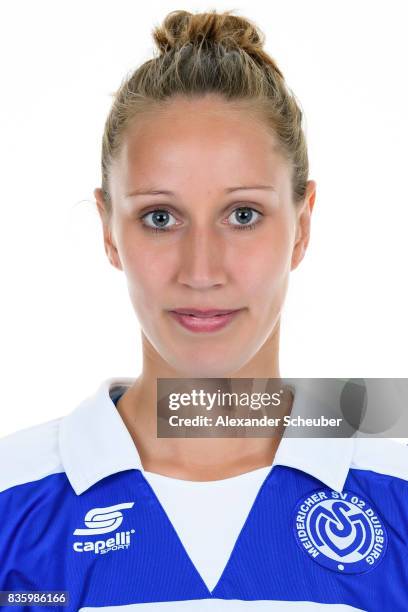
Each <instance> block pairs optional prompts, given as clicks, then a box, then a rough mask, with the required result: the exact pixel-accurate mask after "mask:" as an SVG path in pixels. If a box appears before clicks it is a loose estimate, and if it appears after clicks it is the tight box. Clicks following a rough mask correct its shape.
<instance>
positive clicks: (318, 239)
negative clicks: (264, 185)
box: [0, 0, 408, 436]
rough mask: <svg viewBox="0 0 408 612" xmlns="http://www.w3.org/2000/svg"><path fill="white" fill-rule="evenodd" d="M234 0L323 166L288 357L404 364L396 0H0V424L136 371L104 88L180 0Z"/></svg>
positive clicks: (325, 366) (363, 371)
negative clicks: (113, 232)
mask: <svg viewBox="0 0 408 612" xmlns="http://www.w3.org/2000/svg"><path fill="white" fill-rule="evenodd" d="M212 8H216V9H218V10H225V9H235V12H236V14H239V15H242V16H245V17H248V18H250V19H252V20H253V21H255V22H256V23H257V24H258V25H259V26H260V27H261V29H262V30H263V32H264V33H265V35H266V49H267V51H268V52H269V53H270V54H271V55H272V57H274V58H275V60H276V61H277V63H278V65H279V67H280V68H281V69H282V71H283V73H284V75H285V77H286V80H287V82H288V85H289V86H290V87H291V88H292V89H293V91H294V92H295V94H296V96H297V98H298V99H299V100H300V103H301V106H302V108H303V111H304V113H305V115H306V121H307V131H306V133H307V139H308V143H309V156H310V165H311V171H310V178H312V179H314V180H316V182H317V200H316V204H315V208H314V212H313V218H312V236H311V242H310V245H309V250H308V252H307V254H306V257H305V259H304V261H303V262H302V263H301V265H300V267H299V268H298V269H297V270H295V271H294V272H292V275H291V280H290V286H289V293H288V296H287V301H286V305H285V311H284V315H283V319H282V325H281V375H282V376H290V377H309V376H313V377H336V378H337V377H345V378H349V377H407V376H408V367H407V356H406V353H407V346H408V331H407V313H408V298H407V267H408V257H407V248H408V246H407V228H408V202H407V183H406V176H407V135H408V119H407V108H408V88H407V77H406V74H407V72H406V59H407V57H408V43H407V38H406V23H407V19H406V18H407V15H406V14H404V13H405V10H406V3H405V2H404V1H400V2H398V1H390V0H388V1H387V2H385V1H384V2H373V1H372V0H371V1H363V0H359V2H354V1H352V0H348V1H345V0H341V1H334V0H333V1H331V2H327V0H308V1H307V2H304V1H303V0H299V1H294V0H285V2H281V1H280V2H273V1H272V2H268V3H266V2H261V1H260V0H258V1H251V2H243V1H237V0H235V1H234V2H233V3H230V2H223V1H220V0H218V1H215V2H212V3H211V4H207V3H205V2H192V1H189V2H182V1H181V0H178V1H177V2H163V1H152V0H150V2H147V3H146V2H137V1H136V0H132V1H125V0H119V1H117V0H116V1H115V2H113V0H109V1H98V2H89V1H88V2H86V1H85V2H84V1H83V0H82V1H79V0H69V2H68V1H59V2H55V1H54V2H53V1H51V0H50V1H44V0H42V1H41V0H36V2H30V1H24V2H21V1H20V2H8V3H2V5H1V15H0V22H1V24H2V25H1V36H0V57H1V73H0V87H1V92H0V93H1V113H0V121H1V125H0V134H1V145H0V155H1V165H0V168H1V175H2V178H1V243H0V244H1V247H0V248H1V288H2V291H1V316H0V326H1V327H0V338H1V345H0V346H1V348H0V350H1V355H0V358H1V381H0V382H1V403H0V436H2V435H6V434H8V433H11V432H13V431H15V430H18V429H21V428H25V427H28V426H31V425H34V424H36V423H40V422H43V421H46V420H50V419H53V418H57V417H59V416H62V415H64V414H66V413H67V412H69V411H71V410H72V409H73V408H75V406H76V405H77V403H78V402H79V401H81V400H82V399H83V398H84V397H85V396H87V395H88V394H90V393H93V392H94V390H95V389H96V387H97V386H98V385H99V384H100V382H101V381H102V380H103V379H104V378H108V377H112V376H116V375H118V376H137V375H138V374H139V372H140V367H141V362H140V359H141V345H140V329H139V324H138V322H137V319H136V316H135V314H134V312H133V309H132V306H131V303H130V299H129V297H128V293H127V286H126V283H125V277H124V274H123V272H119V271H117V270H115V269H114V268H113V267H112V266H111V265H110V264H109V262H108V260H107V258H106V255H105V252H104V249H103V240H102V231H101V227H100V221H99V217H98V215H97V211H96V207H95V204H94V201H93V195H92V192H93V189H94V188H95V187H96V186H99V185H100V147H101V137H102V132H103V125H104V121H105V118H106V115H107V113H108V110H109V108H110V105H111V101H112V98H111V95H110V94H111V93H113V92H114V91H115V90H116V89H117V88H118V87H119V85H120V82H121V80H122V79H123V78H124V77H125V76H126V74H127V73H128V72H129V71H131V70H133V69H134V68H136V67H137V66H138V65H139V64H140V63H142V62H144V61H146V60H147V59H149V58H150V57H151V56H152V52H153V40H152V38H151V30H152V29H153V27H154V26H156V25H158V24H159V23H160V22H161V21H162V20H163V18H164V17H165V15H166V14H167V13H168V12H169V11H171V10H176V9H186V10H190V11H191V10H192V11H200V10H208V9H212Z"/></svg>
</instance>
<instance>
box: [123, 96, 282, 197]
mask: <svg viewBox="0 0 408 612" xmlns="http://www.w3.org/2000/svg"><path fill="white" fill-rule="evenodd" d="M112 171H113V172H112V174H113V175H114V176H116V179H117V180H119V181H120V183H121V184H122V185H123V187H124V188H125V189H126V188H131V187H132V186H135V185H137V184H138V183H139V182H142V183H149V182H157V180H160V182H166V184H169V185H170V184H173V185H174V184H175V182H176V181H178V182H179V181H188V182H189V183H190V184H191V182H194V183H195V184H197V182H198V181H200V180H202V181H204V182H206V183H207V184H208V185H214V186H215V185H218V184H219V185H222V184H224V183H226V182H230V181H231V180H232V181H234V180H235V183H237V181H238V182H239V181H243V182H245V181H251V180H261V181H268V180H269V181H275V183H279V181H284V180H286V179H287V176H288V166H287V162H286V160H285V159H284V157H283V156H282V155H281V153H280V152H279V148H278V142H277V139H276V136H275V135H274V133H273V130H272V129H271V128H270V127H269V126H268V125H267V123H266V120H265V119H264V118H263V117H261V115H260V113H259V112H256V111H254V110H253V109H251V107H250V106H248V105H247V104H238V103H236V102H230V101H228V100H224V99H221V98H220V97H218V96H214V95H206V96H203V97H200V98H185V97H177V98H174V99H171V100H170V101H166V103H165V104H159V105H156V106H155V107H154V108H153V109H152V110H149V111H148V112H147V113H146V112H144V113H142V114H141V115H140V116H138V117H136V118H135V119H134V120H133V121H132V123H131V124H130V125H129V126H128V128H127V130H126V133H125V134H124V137H123V141H122V146H121V149H120V152H119V154H118V156H117V158H116V160H115V162H114V164H113V166H112ZM139 179H140V180H139Z"/></svg>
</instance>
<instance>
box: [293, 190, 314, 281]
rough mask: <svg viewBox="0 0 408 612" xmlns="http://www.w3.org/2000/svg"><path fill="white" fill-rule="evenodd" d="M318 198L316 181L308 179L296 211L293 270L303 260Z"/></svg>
mask: <svg viewBox="0 0 408 612" xmlns="http://www.w3.org/2000/svg"><path fill="white" fill-rule="evenodd" d="M315 199H316V182H315V181H307V184H306V193H305V197H304V200H303V203H302V204H300V205H299V209H298V211H297V212H296V215H297V220H296V239H295V246H294V248H293V252H292V264H291V268H290V269H291V270H294V269H295V268H297V267H298V265H299V264H300V262H301V261H302V259H303V257H304V255H305V253H306V249H307V246H308V244H309V239H310V219H311V215H312V211H313V206H314V203H315Z"/></svg>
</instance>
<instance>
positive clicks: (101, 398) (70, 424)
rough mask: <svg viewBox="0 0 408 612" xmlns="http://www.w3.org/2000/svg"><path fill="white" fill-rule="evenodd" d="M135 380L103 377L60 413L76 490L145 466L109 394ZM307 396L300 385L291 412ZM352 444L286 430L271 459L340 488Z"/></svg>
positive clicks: (64, 456)
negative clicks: (293, 434) (68, 410)
mask: <svg viewBox="0 0 408 612" xmlns="http://www.w3.org/2000/svg"><path fill="white" fill-rule="evenodd" d="M134 381H135V378H128V377H122V378H119V377H113V378H108V379H105V380H104V381H103V382H102V383H101V384H100V385H99V387H98V389H97V390H96V392H94V393H93V394H92V395H90V396H88V397H86V398H85V399H84V400H83V401H82V402H81V403H80V404H79V405H78V406H77V407H76V408H75V409H74V410H73V411H72V412H71V413H69V414H68V415H67V416H65V417H63V418H62V419H61V422H60V427H59V434H58V435H59V440H58V442H59V450H60V456H61V461H62V465H63V467H64V470H65V473H66V475H67V478H68V480H69V482H70V484H71V486H72V487H73V489H74V491H75V493H76V494H77V495H80V494H81V493H83V492H84V491H86V490H87V489H88V488H89V487H91V486H92V485H94V484H96V483H97V482H98V481H100V480H102V479H103V478H106V477H107V476H110V475H112V474H116V473H117V472H122V471H124V470H131V469H136V470H141V471H142V472H143V466H142V462H141V460H140V456H139V453H138V451H137V449H136V446H135V444H134V442H133V439H132V437H131V435H130V433H129V431H128V429H127V427H126V425H125V424H124V422H123V420H122V417H121V416H120V414H119V411H118V410H117V408H116V406H115V404H114V402H113V400H112V398H111V394H112V395H113V394H114V392H115V391H116V392H118V391H120V390H121V391H122V392H123V391H124V390H125V388H126V387H129V386H130V385H131V384H133V382H134ZM292 386H294V387H295V385H292ZM120 388H122V389H120ZM304 401H305V399H304V396H303V395H302V394H300V393H298V392H297V391H296V392H295V398H294V402H293V406H292V411H291V416H296V415H297V414H299V413H300V412H301V410H300V409H301V407H302V404H303V402H304ZM354 444H355V438H291V437H288V436H286V435H285V434H284V435H283V437H282V439H281V441H280V443H279V446H278V449H277V451H276V453H275V457H274V461H273V465H285V466H288V467H292V468H295V469H298V470H301V471H302V472H306V473H307V474H310V475H311V476H313V477H315V478H317V479H318V480H320V481H321V482H322V483H324V484H325V485H327V486H328V487H330V488H331V489H333V490H334V491H337V492H341V491H342V490H343V487H344V483H345V481H346V478H347V475H348V472H349V469H350V465H351V461H352V456H353V452H354Z"/></svg>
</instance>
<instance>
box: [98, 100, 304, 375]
mask: <svg viewBox="0 0 408 612" xmlns="http://www.w3.org/2000/svg"><path fill="white" fill-rule="evenodd" d="M274 145H275V140H274V137H273V135H272V133H271V132H270V131H269V130H268V129H267V126H266V124H265V123H263V122H262V121H261V120H260V119H256V118H255V115H254V114H249V113H248V112H247V111H246V110H245V109H244V108H238V107H236V106H232V105H231V103H229V102H228V101H225V100H223V99H222V98H219V97H217V96H214V95H206V96H205V97H201V98H196V99H190V100H188V99H186V98H177V99H176V98H173V99H172V100H171V102H170V103H168V104H167V106H166V108H165V110H160V112H153V113H151V114H148V115H147V116H146V115H144V116H143V118H142V119H141V120H137V121H136V122H135V123H134V124H132V126H131V127H129V129H128V131H127V133H126V137H125V139H124V142H123V146H122V148H121V151H120V153H119V155H118V157H117V158H116V159H115V161H114V162H113V164H112V166H111V175H110V194H111V199H112V211H113V212H112V217H111V220H110V223H109V225H108V224H106V222H105V221H104V219H105V217H104V216H103V200H102V192H101V190H100V189H96V190H95V192H94V193H95V197H96V199H97V203H98V209H99V212H100V214H101V218H102V220H103V223H104V241H105V249H106V251H107V254H108V256H109V259H110V261H111V263H112V264H113V265H114V266H115V267H117V268H118V269H121V270H123V271H124V272H125V274H126V279H127V284H128V289H129V295H130V298H131V301H132V305H133V308H134V310H135V312H136V315H137V317H138V319H139V322H140V325H141V328H142V333H143V335H144V338H143V340H144V346H145V349H146V343H147V346H149V359H150V360H151V359H154V360H157V365H159V364H161V365H162V366H163V365H166V366H167V367H168V368H170V369H171V371H175V375H176V376H179V377H191V378H193V377H227V376H231V377H232V376H234V375H236V374H237V373H238V372H239V371H240V370H241V368H245V366H246V365H247V364H248V363H249V362H250V361H251V360H254V359H257V360H258V361H257V363H258V364H259V359H260V358H261V359H262V358H264V359H265V360H270V359H271V346H272V344H273V337H274V331H275V332H276V331H277V329H278V323H279V317H280V313H281V309H282V306H283V303H284V299H285V294H286V291H287V286H288V279H289V273H290V270H292V269H293V268H295V267H296V266H297V265H298V263H299V262H300V261H301V259H302V257H303V254H304V250H305V249H306V247H307V243H308V239H309V220H310V214H311V211H312V207H313V203H314V196H315V194H314V190H315V183H314V182H313V181H309V183H308V190H307V194H306V197H305V200H304V202H303V203H302V204H301V205H300V206H299V205H298V207H297V208H296V207H295V205H294V203H293V202H292V197H291V183H290V167H289V165H288V162H286V161H285V160H284V159H283V157H282V156H281V155H280V154H279V153H278V151H276V150H275V148H274ZM151 191H155V192H157V193H147V192H151ZM135 192H146V193H144V194H143V193H139V194H138V193H135ZM160 192H166V193H160ZM240 207H241V208H243V210H242V211H241V212H240V211H239V210H237V209H239V208H240ZM154 211H156V213H155V214H153V213H154ZM160 211H162V212H160ZM163 211H164V212H163ZM154 228H162V231H154ZM189 307H191V308H196V309H202V310H204V309H228V310H236V309H239V312H238V313H236V314H235V316H234V317H233V318H232V320H231V321H230V322H229V323H228V324H227V325H225V326H224V327H223V328H222V329H218V330H216V331H205V332H202V331H201V332H199V331H191V330H189V329H186V328H185V327H184V326H183V325H182V324H181V323H180V322H179V321H178V320H177V319H175V318H174V316H173V315H172V314H171V313H170V312H169V311H171V310H175V309H181V308H184V309H188V308H189ZM275 336H276V334H275ZM262 356H263V357H262ZM163 360H164V362H165V364H164V363H163Z"/></svg>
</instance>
